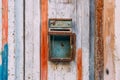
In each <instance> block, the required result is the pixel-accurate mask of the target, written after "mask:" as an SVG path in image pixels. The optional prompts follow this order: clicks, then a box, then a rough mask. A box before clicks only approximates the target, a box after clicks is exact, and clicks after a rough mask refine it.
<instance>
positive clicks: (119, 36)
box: [114, 0, 120, 80]
mask: <svg viewBox="0 0 120 80" xmlns="http://www.w3.org/2000/svg"><path fill="white" fill-rule="evenodd" d="M115 5H116V7H115V56H114V59H115V75H116V79H115V80H120V0H116V1H115Z"/></svg>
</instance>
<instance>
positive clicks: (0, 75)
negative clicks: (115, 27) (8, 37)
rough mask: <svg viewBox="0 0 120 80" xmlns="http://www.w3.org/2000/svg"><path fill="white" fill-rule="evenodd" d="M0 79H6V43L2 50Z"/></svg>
mask: <svg viewBox="0 0 120 80" xmlns="http://www.w3.org/2000/svg"><path fill="white" fill-rule="evenodd" d="M0 80H8V44H5V45H4V48H3V51H2V64H0Z"/></svg>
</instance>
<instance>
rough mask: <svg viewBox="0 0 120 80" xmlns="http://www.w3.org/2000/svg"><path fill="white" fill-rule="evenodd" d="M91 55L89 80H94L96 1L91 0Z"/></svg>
mask: <svg viewBox="0 0 120 80" xmlns="http://www.w3.org/2000/svg"><path fill="white" fill-rule="evenodd" d="M89 2H90V33H89V37H90V41H89V42H90V43H89V44H90V55H89V80H94V68H95V67H94V64H95V62H94V60H95V59H94V58H95V56H94V55H95V52H94V51H95V44H94V42H95V0H90V1H89Z"/></svg>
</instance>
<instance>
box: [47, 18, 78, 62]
mask: <svg viewBox="0 0 120 80" xmlns="http://www.w3.org/2000/svg"><path fill="white" fill-rule="evenodd" d="M48 38H49V60H50V61H61V62H64V61H72V60H73V59H74V56H75V47H76V46H75V42H76V35H75V33H72V19H49V33H48Z"/></svg>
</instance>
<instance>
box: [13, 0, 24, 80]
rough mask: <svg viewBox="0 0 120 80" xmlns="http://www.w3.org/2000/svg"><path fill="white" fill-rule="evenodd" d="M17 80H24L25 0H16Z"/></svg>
mask: <svg viewBox="0 0 120 80" xmlns="http://www.w3.org/2000/svg"><path fill="white" fill-rule="evenodd" d="M14 4H15V8H14V9H15V63H14V64H15V80H24V78H23V77H24V62H23V61H24V56H25V55H24V44H23V41H24V39H23V37H24V34H23V31H24V30H23V27H24V26H23V23H24V20H23V17H24V16H23V14H24V13H23V8H24V5H23V0H15V3H14Z"/></svg>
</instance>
